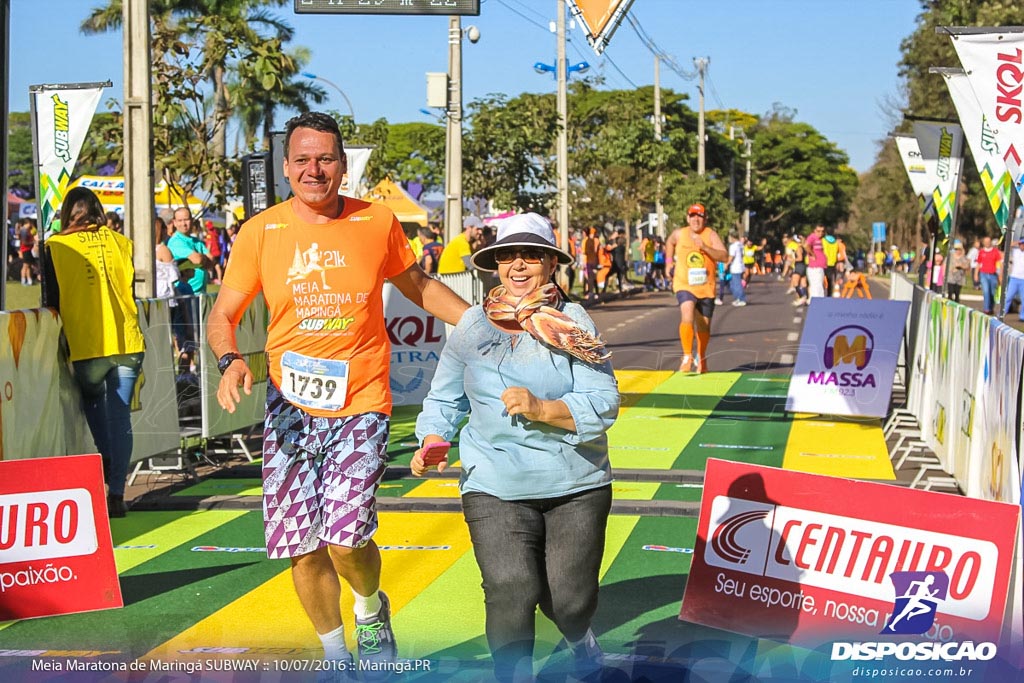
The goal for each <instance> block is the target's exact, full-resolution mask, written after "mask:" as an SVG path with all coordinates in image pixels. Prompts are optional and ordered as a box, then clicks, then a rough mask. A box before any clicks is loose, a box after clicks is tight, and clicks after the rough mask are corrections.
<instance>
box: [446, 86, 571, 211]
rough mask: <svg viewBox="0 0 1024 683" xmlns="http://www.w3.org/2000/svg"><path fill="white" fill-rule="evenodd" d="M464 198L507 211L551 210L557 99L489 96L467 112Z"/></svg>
mask: <svg viewBox="0 0 1024 683" xmlns="http://www.w3.org/2000/svg"><path fill="white" fill-rule="evenodd" d="M467 112H468V116H467V117H466V118H467V121H468V128H469V129H468V131H467V132H466V133H464V135H463V175H462V179H463V195H464V196H467V197H473V196H475V197H485V198H487V199H490V200H492V201H493V202H494V204H495V206H497V207H499V208H502V209H519V210H524V211H525V210H539V211H546V210H547V209H548V207H550V200H551V197H552V195H553V192H552V189H553V187H554V184H555V183H554V178H555V155H554V149H555V138H556V135H557V131H558V114H557V111H556V107H555V98H554V96H553V95H546V94H545V95H535V94H530V93H524V94H522V95H519V96H518V97H516V98H513V99H509V98H508V97H507V96H506V95H488V96H486V97H483V98H480V99H477V100H474V101H473V102H472V103H471V104H470V105H469V107H468V108H467Z"/></svg>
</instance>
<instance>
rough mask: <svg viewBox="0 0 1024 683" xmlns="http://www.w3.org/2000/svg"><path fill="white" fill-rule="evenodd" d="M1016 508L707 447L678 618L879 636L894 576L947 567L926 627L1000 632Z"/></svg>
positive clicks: (978, 634)
mask: <svg viewBox="0 0 1024 683" xmlns="http://www.w3.org/2000/svg"><path fill="white" fill-rule="evenodd" d="M1018 515H1019V508H1017V507H1016V506H1014V505H1007V504H1002V503H993V502H988V501H981V500H974V499H971V498H963V497H960V496H953V495H949V494H941V493H932V492H928V491H917V490H913V489H904V488H900V487H894V486H890V485H886V484H875V483H868V482H858V481H853V480H849V479H840V478H836V477H826V476H821V475H813V474H804V473H800V472H790V471H786V470H781V469H776V468H771V467H761V466H757V465H746V464H743V463H733V462H727V461H723V460H715V459H711V460H708V467H707V476H706V478H705V482H704V497H703V500H702V502H701V512H700V521H699V523H698V531H697V542H696V544H695V547H694V554H693V563H692V565H691V569H690V575H689V578H688V579H687V582H686V593H685V595H684V596H683V604H682V610H681V614H680V618H681V619H683V620H686V621H691V622H695V623H700V624H705V625H707V626H712V627H715V628H721V629H726V630H729V631H735V632H738V633H744V634H747V635H751V636H756V637H765V638H772V639H776V640H781V641H785V642H790V643H795V644H800V645H805V646H809V647H816V646H818V645H820V644H822V643H825V642H829V641H835V640H850V639H859V640H871V641H875V640H879V634H880V633H881V632H882V630H883V629H884V628H886V626H887V625H888V624H890V623H896V619H894V618H893V615H894V614H895V610H896V609H897V606H898V602H897V598H900V597H902V596H901V595H897V594H896V593H897V592H898V591H897V590H896V587H895V586H896V583H898V581H896V579H897V578H898V577H900V576H901V575H902V574H904V573H906V572H942V573H944V574H945V575H946V576H947V577H948V589H947V591H946V594H945V596H944V597H945V599H944V600H942V601H941V602H940V603H939V605H938V608H937V611H936V617H935V620H934V624H932V625H931V626H930V628H929V629H928V631H927V632H926V633H924V634H923V635H922V636H921V637H922V638H923V639H924V640H931V641H936V640H941V641H942V642H950V641H954V640H955V641H968V640H973V641H975V642H982V641H997V640H998V636H999V632H1000V628H1001V626H1002V620H1003V614H1004V608H1005V605H1006V599H1007V592H1008V583H1009V578H1010V567H1011V563H1012V561H1013V547H1014V542H1015V536H1016V533H1017V517H1018ZM897 617H898V615H897ZM903 637H904V638H905V637H906V636H903Z"/></svg>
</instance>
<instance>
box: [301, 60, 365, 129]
mask: <svg viewBox="0 0 1024 683" xmlns="http://www.w3.org/2000/svg"><path fill="white" fill-rule="evenodd" d="M302 75H303V76H305V77H306V78H312V79H313V80H314V81H322V82H324V83H326V84H327V85H329V86H331V87H332V88H334V89H335V90H337V91H338V94H339V95H341V99H343V100H345V104H346V105H348V113H349V114H350V115H351V116H352V123H355V122H356V110H355V109H353V108H352V102H350V101H349V99H348V95H346V94H345V91H344V90H342V89H341V88H339V87H338V85H337V84H336V83H335V82H334V81H329V80H327V79H326V78H324V77H323V76H317V75H316V74H314V73H310V72H308V71H303V72H302Z"/></svg>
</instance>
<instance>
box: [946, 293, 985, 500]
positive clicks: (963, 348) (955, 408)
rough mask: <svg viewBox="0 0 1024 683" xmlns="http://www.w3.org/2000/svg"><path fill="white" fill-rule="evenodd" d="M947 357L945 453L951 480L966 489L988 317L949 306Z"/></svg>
mask: <svg viewBox="0 0 1024 683" xmlns="http://www.w3.org/2000/svg"><path fill="white" fill-rule="evenodd" d="M952 308H953V316H952V330H951V337H950V351H949V355H950V357H951V358H952V362H953V366H954V370H953V372H952V373H951V374H950V377H949V380H950V382H949V388H948V391H949V405H950V408H951V412H950V415H949V420H948V422H949V453H950V455H951V456H952V458H951V463H952V466H953V470H952V473H953V478H954V479H956V480H957V481H958V482H960V484H961V485H962V486H963V487H964V488H966V483H967V470H968V462H969V460H970V452H971V436H972V434H973V433H974V423H975V420H976V419H977V407H976V401H975V398H974V392H975V390H976V388H977V382H978V373H979V372H981V359H982V354H983V349H984V348H985V344H986V338H987V336H988V326H989V321H990V320H991V317H990V316H987V315H985V314H984V313H982V312H981V311H976V310H974V309H971V308H968V307H966V306H959V305H956V304H953V305H952Z"/></svg>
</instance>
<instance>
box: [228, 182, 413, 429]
mask: <svg viewBox="0 0 1024 683" xmlns="http://www.w3.org/2000/svg"><path fill="white" fill-rule="evenodd" d="M294 201H297V200H295V199H291V200H289V201H287V202H283V203H281V204H278V205H277V206H273V207H271V208H269V209H267V210H266V211H263V212H262V213H260V214H258V215H256V216H254V217H253V218H252V219H250V220H248V221H246V223H245V224H244V225H243V226H242V229H241V230H240V231H239V233H238V238H237V239H236V240H235V244H234V247H232V250H231V258H230V259H229V261H228V267H227V272H226V273H225V274H224V286H225V287H230V288H231V289H234V290H237V291H239V292H243V293H245V294H247V295H248V296H249V300H250V301H251V299H252V298H253V297H255V296H256V294H257V293H258V292H260V291H262V292H263V296H264V298H265V299H266V302H267V310H268V311H269V314H270V321H269V325H268V329H267V362H268V363H269V366H270V377H271V379H272V380H273V381H274V383H275V384H276V385H277V386H278V387H279V388H282V389H285V387H282V374H283V373H282V359H283V358H284V357H285V354H286V353H289V352H290V353H289V358H295V354H301V356H303V357H305V360H304V361H303V362H311V363H313V364H314V365H315V364H316V363H318V362H321V361H328V363H327V365H332V366H333V365H335V364H334V363H331V362H332V361H348V363H349V365H348V371H347V375H346V377H347V391H345V393H344V403H343V405H340V407H338V408H336V409H316V408H310V407H306V406H301V407H302V408H303V409H304V410H306V412H308V413H310V414H311V415H316V416H319V417H341V416H346V415H358V414H360V413H366V412H380V413H384V414H387V415H390V414H391V388H390V385H389V382H388V374H389V372H390V360H391V344H390V342H389V341H388V335H387V330H386V329H385V326H384V301H383V294H382V287H383V285H384V280H385V279H386V278H391V277H394V276H396V275H399V274H400V273H402V272H404V271H405V270H406V269H408V268H409V267H410V266H412V265H413V264H415V263H416V256H415V255H414V254H413V251H412V248H411V247H410V246H409V240H408V239H406V237H405V233H404V232H403V231H402V226H401V224H399V222H398V219H397V218H395V215H394V214H393V213H392V212H391V211H390V210H389V209H387V208H386V207H384V206H381V205H380V204H371V203H369V202H364V201H360V200H358V199H350V198H347V197H346V198H345V200H344V202H345V204H344V207H343V209H342V213H341V216H340V217H338V218H336V219H335V220H333V221H330V222H329V223H324V224H322V225H314V224H310V223H305V222H302V221H300V220H299V218H298V217H297V216H296V215H295V212H294V211H293V210H292V202H294ZM309 359H313V360H309ZM291 378H292V375H289V379H291ZM302 389H310V391H312V389H311V388H309V387H302ZM316 393H317V398H321V397H323V394H322V392H321V391H317V392H316ZM340 395H341V394H340V392H339V393H334V394H333V395H332V398H333V399H334V400H335V401H337V400H338V396H340ZM293 402H294V401H293Z"/></svg>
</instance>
